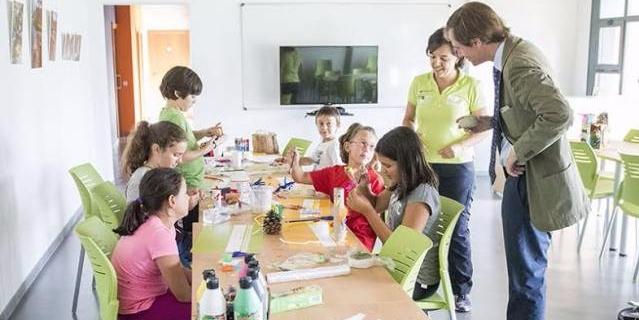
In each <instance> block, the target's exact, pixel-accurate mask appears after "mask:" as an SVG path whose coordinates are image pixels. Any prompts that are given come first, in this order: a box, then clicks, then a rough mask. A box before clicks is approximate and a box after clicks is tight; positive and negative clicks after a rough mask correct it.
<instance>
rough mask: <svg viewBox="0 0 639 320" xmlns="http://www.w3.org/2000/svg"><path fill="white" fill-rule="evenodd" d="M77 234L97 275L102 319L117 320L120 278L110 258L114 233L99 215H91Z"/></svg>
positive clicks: (77, 228) (113, 243) (114, 242)
mask: <svg viewBox="0 0 639 320" xmlns="http://www.w3.org/2000/svg"><path fill="white" fill-rule="evenodd" d="M75 234H76V235H77V236H78V238H80V243H81V244H82V247H83V248H84V250H85V251H86V253H87V256H88V257H89V261H90V262H91V266H92V268H93V276H94V277H95V289H96V292H97V295H98V302H99V305H100V318H101V319H102V320H115V319H117V316H118V308H119V302H118V278H117V274H116V273H115V269H113V265H112V264H111V261H110V260H109V256H110V255H111V252H112V251H113V248H114V247H115V244H116V243H117V239H118V238H117V235H116V234H115V233H113V231H111V230H110V229H109V228H108V227H107V226H106V225H104V223H102V221H101V220H100V219H99V218H98V217H89V218H88V219H85V220H83V221H81V222H80V223H79V224H78V225H77V226H76V228H75Z"/></svg>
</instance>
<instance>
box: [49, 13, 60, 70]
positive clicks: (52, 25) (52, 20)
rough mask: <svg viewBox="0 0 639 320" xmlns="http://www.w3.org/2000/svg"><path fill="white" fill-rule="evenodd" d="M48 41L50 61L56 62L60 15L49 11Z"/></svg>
mask: <svg viewBox="0 0 639 320" xmlns="http://www.w3.org/2000/svg"><path fill="white" fill-rule="evenodd" d="M47 39H48V43H49V45H48V48H49V61H55V59H56V47H57V43H58V13H57V12H55V11H53V10H47Z"/></svg>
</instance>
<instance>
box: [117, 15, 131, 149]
mask: <svg viewBox="0 0 639 320" xmlns="http://www.w3.org/2000/svg"><path fill="white" fill-rule="evenodd" d="M115 22H116V27H115V29H114V30H113V35H114V43H115V50H114V51H115V56H114V58H115V77H116V89H117V96H118V132H119V135H120V137H125V136H127V135H128V134H129V132H131V130H132V129H133V127H134V126H135V94H134V87H133V85H134V82H133V52H132V41H131V8H130V7H129V6H116V7H115Z"/></svg>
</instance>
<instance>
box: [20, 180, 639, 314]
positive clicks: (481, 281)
mask: <svg viewBox="0 0 639 320" xmlns="http://www.w3.org/2000/svg"><path fill="white" fill-rule="evenodd" d="M486 180H487V179H486V178H480V181H479V186H478V189H477V190H478V192H477V195H476V197H475V198H476V200H475V203H474V206H473V210H472V218H471V233H472V241H473V261H474V265H475V276H474V282H475V285H474V288H473V291H472V293H471V297H472V299H473V300H472V301H473V311H472V313H468V314H458V319H473V318H474V319H475V320H480V319H489V320H492V319H505V308H506V301H507V279H506V263H505V258H504V249H503V241H502V232H501V218H500V214H499V208H500V207H499V199H496V198H493V196H492V195H490V193H489V192H488V190H487V185H488V183H487V181H486ZM602 207H605V206H602ZM594 208H597V205H596V204H595V205H594ZM591 218H594V219H591V223H590V226H589V229H588V231H587V234H586V240H585V242H584V246H583V249H582V253H581V255H577V252H576V243H577V233H576V229H575V227H572V228H569V229H565V230H562V231H559V232H555V233H553V242H552V247H551V249H550V252H549V255H550V266H549V269H548V277H547V279H548V290H547V292H548V299H547V313H546V314H547V316H546V318H547V319H552V320H554V319H560V320H572V319H575V320H577V319H579V320H586V319H593V320H603V319H616V315H617V312H618V310H620V309H621V308H623V307H624V305H625V303H626V301H628V300H636V299H639V288H638V287H637V285H636V284H635V283H633V282H632V272H633V270H634V263H635V261H636V246H635V243H636V242H637V238H636V233H635V230H636V225H635V223H634V222H633V221H631V223H630V225H629V228H628V229H629V231H630V232H629V233H630V235H629V237H628V256H627V257H620V256H619V255H618V254H616V253H613V252H607V253H606V257H605V258H604V259H603V260H602V261H601V262H599V260H598V259H597V254H598V247H599V244H600V241H601V238H602V232H601V229H602V225H603V214H602V215H601V216H595V215H593V216H592V217H591ZM79 250H80V243H79V241H78V240H77V239H76V238H75V237H73V236H70V237H68V238H67V239H66V240H65V241H64V243H63V244H62V246H61V248H60V249H59V251H58V252H57V253H56V254H55V255H54V257H53V258H52V260H51V261H50V262H49V264H48V265H47V266H46V268H45V270H44V271H43V272H42V274H41V275H40V277H39V278H38V279H37V280H36V282H35V284H34V286H33V287H32V288H31V290H30V291H29V292H28V293H27V295H26V296H25V298H24V299H23V301H22V303H21V305H20V306H19V307H18V308H17V310H16V312H15V313H14V315H13V317H12V318H11V319H16V320H18V319H19V320H22V319H50V320H53V319H73V317H72V315H71V311H70V310H71V300H72V295H73V285H74V281H75V271H76V267H77V261H78V253H79ZM85 262H87V261H85ZM90 282H91V266H90V265H89V264H88V262H87V263H86V264H85V272H84V277H83V282H82V288H81V295H80V301H79V306H78V314H77V319H82V320H84V319H98V315H97V314H98V313H97V312H98V311H97V304H96V300H95V298H94V296H93V295H92V294H91V283H90ZM362 313H366V310H362ZM430 315H431V318H433V319H447V318H448V317H447V314H446V313H444V312H440V311H438V312H432V313H431V314H430ZM473 316H474V317H473ZM365 319H367V320H368V319H376V318H374V317H366V318H365ZM398 319H402V318H401V315H398Z"/></svg>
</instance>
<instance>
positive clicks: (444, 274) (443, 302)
mask: <svg viewBox="0 0 639 320" xmlns="http://www.w3.org/2000/svg"><path fill="white" fill-rule="evenodd" d="M439 201H440V205H441V213H440V215H439V219H438V221H437V225H436V228H437V233H439V234H441V235H442V237H441V239H440V240H439V277H440V282H439V287H440V288H441V289H442V291H441V292H442V293H441V294H440V293H439V292H436V293H435V294H433V295H432V296H430V297H428V298H425V299H422V300H419V301H416V303H417V306H419V307H420V308H421V309H426V310H438V309H446V310H448V314H449V316H450V319H451V320H456V319H457V316H456V314H455V297H454V296H453V288H452V286H451V284H450V275H449V274H448V251H449V248H450V241H451V239H452V237H453V232H454V231H455V226H456V225H457V220H458V219H459V216H460V215H461V213H462V211H464V206H463V205H462V204H461V203H459V202H457V201H455V200H452V199H449V198H446V197H442V196H440V197H439Z"/></svg>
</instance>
